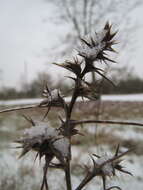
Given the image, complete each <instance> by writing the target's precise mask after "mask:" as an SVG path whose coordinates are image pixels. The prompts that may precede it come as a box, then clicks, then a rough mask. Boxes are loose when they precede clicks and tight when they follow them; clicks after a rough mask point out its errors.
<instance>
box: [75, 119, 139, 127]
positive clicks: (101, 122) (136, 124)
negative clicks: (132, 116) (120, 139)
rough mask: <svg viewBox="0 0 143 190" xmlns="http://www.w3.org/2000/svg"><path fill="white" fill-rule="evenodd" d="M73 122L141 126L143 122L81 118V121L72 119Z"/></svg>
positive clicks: (77, 123)
mask: <svg viewBox="0 0 143 190" xmlns="http://www.w3.org/2000/svg"><path fill="white" fill-rule="evenodd" d="M72 123H73V124H75V125H79V124H86V123H98V124H118V125H134V126H143V123H137V122H126V121H113V120H81V121H72Z"/></svg>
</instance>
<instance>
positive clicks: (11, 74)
mask: <svg viewBox="0 0 143 190" xmlns="http://www.w3.org/2000/svg"><path fill="white" fill-rule="evenodd" d="M52 11H53V8H52V7H51V6H50V5H49V4H48V3H45V2H44V0H0V70H2V71H3V72H2V74H1V73H0V80H1V81H0V86H1V85H6V86H18V85H20V82H21V81H23V80H24V76H23V77H21V75H22V74H23V72H24V62H25V63H27V66H28V80H29V81H30V80H31V79H33V78H34V77H35V76H36V73H37V72H38V71H41V70H47V69H48V66H46V64H45V62H46V60H48V56H46V55H44V52H43V49H46V48H47V49H49V48H50V47H53V45H55V44H56V43H57V42H58V33H59V32H58V30H60V28H58V26H56V25H55V24H53V23H52V20H51V19H49V20H48V18H49V16H50V15H52V13H53V12H52ZM133 17H134V20H136V21H137V22H138V23H140V26H141V28H140V29H139V30H138V31H137V32H136V35H135V40H136V41H138V48H137V50H136V51H135V53H134V58H132V60H131V62H130V65H133V66H134V67H135V69H136V72H137V73H139V74H140V76H142V75H143V63H142V62H143V27H142V25H143V21H142V18H143V6H142V7H139V8H138V9H137V10H136V11H134V13H133ZM45 18H47V21H46V22H45V21H44V19H45ZM53 51H54V50H53ZM128 56H130V55H128Z"/></svg>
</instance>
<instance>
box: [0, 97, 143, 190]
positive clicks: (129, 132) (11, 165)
mask: <svg viewBox="0 0 143 190" xmlns="http://www.w3.org/2000/svg"><path fill="white" fill-rule="evenodd" d="M102 100H103V101H107V100H109V103H108V104H107V105H105V107H106V109H108V111H110V109H109V105H110V106H112V105H113V107H114V106H115V104H116V101H124V102H122V106H123V105H125V106H124V108H125V109H123V108H122V111H124V112H125V111H127V112H131V113H130V114H129V115H130V116H131V117H130V118H131V120H132V121H135V120H136V121H137V120H138V119H140V122H141V121H142V113H140V115H139V118H137V117H136V115H135V114H133V113H132V109H131V107H130V106H129V107H128V106H127V105H130V103H131V104H133V101H137V103H135V104H137V106H136V107H135V109H138V110H136V111H138V112H137V115H138V113H139V112H140V107H139V105H142V104H141V101H142V100H143V94H139V95H116V96H115V95H108V96H105V95H104V96H102ZM111 100H112V101H115V102H114V103H110V101H111ZM40 101H41V99H29V100H27V99H25V100H15V101H13V100H12V101H1V102H0V103H1V105H3V106H12V105H15V106H18V105H24V104H36V103H39V102H40ZM125 101H130V103H127V102H126V103H125ZM122 106H121V105H120V107H119V109H120V111H121V107H122ZM126 106H127V107H128V109H126V108H127V107H126ZM117 107H118V106H117ZM80 108H81V104H80ZM89 109H90V108H89ZM92 109H93V107H92ZM40 112H41V110H40ZM104 112H106V110H104ZM113 112H114V111H111V113H113ZM89 113H92V112H91V111H89ZM134 113H135V112H134ZM26 114H28V115H29V114H31V115H32V118H33V117H34V116H33V114H35V116H36V119H38V118H37V114H39V112H38V110H34V111H33V112H32V111H31V110H30V111H29V112H28V113H26ZM51 114H52V113H51ZM86 114H88V112H87V113H86ZM105 114H106V113H105ZM118 114H119V113H118ZM123 115H124V114H122V115H120V114H119V116H120V117H121V118H119V119H122V117H123ZM129 115H128V117H129ZM19 116H20V115H19V113H16V112H15V113H7V114H0V190H25V189H27V190H38V189H39V188H40V184H41V179H42V166H43V162H41V164H40V163H39V161H38V160H37V161H36V162H35V163H34V156H35V154H34V153H30V154H27V155H26V156H25V157H24V158H22V159H20V160H18V155H20V152H21V150H20V149H17V150H16V149H15V147H16V144H14V143H12V142H13V141H14V140H15V139H17V136H19V133H21V129H23V127H25V125H24V124H23V122H26V121H25V120H24V119H23V118H21V117H19ZM86 116H87V115H86ZM115 116H116V115H115ZM87 117H88V116H87ZM128 117H127V118H128ZM54 119H55V117H54ZM26 124H27V122H26ZM92 127H94V126H92V125H91V126H90V127H89V126H88V130H87V133H86V134H89V135H90V134H91V135H93V133H94V132H96V130H95V128H92ZM101 127H102V126H101ZM93 129H94V130H93ZM80 130H81V132H82V130H83V129H82V128H80ZM97 131H98V130H97ZM99 131H100V130H99ZM99 131H98V135H99V136H101V137H100V138H102V139H101V140H100V143H101V144H100V145H98V146H97V145H94V146H93V145H91V146H89V145H86V143H85V145H84V146H83V145H81V146H80V145H77V146H76V145H73V147H72V154H73V161H72V165H74V164H75V163H77V164H78V163H83V164H87V163H89V164H90V157H89V154H91V153H97V154H99V155H101V154H102V153H103V152H107V153H109V154H112V153H113V152H114V150H113V149H111V146H112V144H113V143H115V142H116V140H120V141H121V144H123V146H122V150H123V149H125V148H126V147H128V146H129V145H131V144H132V143H133V144H134V143H135V144H136V146H137V147H138V151H137V152H136V153H131V154H129V155H127V156H125V157H124V158H125V160H124V161H123V164H125V169H126V170H127V171H129V172H131V173H132V174H133V176H127V175H124V174H119V173H117V174H118V175H117V176H118V177H114V178H113V180H111V179H108V186H111V185H119V186H120V187H121V188H122V190H126V189H130V190H135V189H136V190H142V189H143V175H142V174H143V128H142V127H139V128H138V127H135V128H134V127H133V126H129V127H127V126H126V127H123V126H119V125H117V126H109V127H105V125H104V127H102V130H101V133H99ZM83 133H84V131H83ZM103 134H104V138H106V139H107V138H109V137H108V136H111V139H112V140H114V142H110V143H111V144H108V145H107V144H106V143H105V142H106V139H105V141H104V142H102V141H103ZM113 137H114V138H113ZM83 138H84V137H83ZM89 140H90V141H91V139H90V138H89ZM110 141H111V140H110ZM85 142H86V141H85ZM88 143H89V141H88ZM109 147H110V148H109ZM112 148H113V147H112ZM73 169H74V167H73ZM57 176H58V177H57ZM48 179H49V184H50V187H51V188H50V189H51V190H64V189H65V188H64V182H63V181H64V173H63V172H62V171H60V170H55V171H53V170H51V171H50V172H49V173H48ZM55 179H56V180H55ZM82 179H83V175H82V174H81V172H80V171H79V170H78V169H76V170H75V172H73V173H72V182H73V189H75V188H76V187H77V185H78V184H79V183H80V181H81V180H82ZM85 189H88V190H94V189H99V190H102V189H103V188H102V181H101V179H99V178H97V179H95V180H93V181H92V182H91V183H89V185H87V186H86V187H85Z"/></svg>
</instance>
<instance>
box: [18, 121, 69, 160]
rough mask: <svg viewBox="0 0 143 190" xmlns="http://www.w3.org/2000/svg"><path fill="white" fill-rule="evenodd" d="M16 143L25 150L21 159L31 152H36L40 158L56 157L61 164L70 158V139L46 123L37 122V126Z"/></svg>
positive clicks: (26, 131)
mask: <svg viewBox="0 0 143 190" xmlns="http://www.w3.org/2000/svg"><path fill="white" fill-rule="evenodd" d="M16 142H17V143H20V144H21V145H22V146H21V148H23V151H22V153H21V155H20V157H22V156H24V155H25V154H26V153H27V152H29V151H31V150H34V151H36V152H37V153H38V155H39V157H40V158H41V157H42V156H50V157H54V156H55V157H56V158H57V159H58V160H59V161H61V162H64V160H65V159H67V158H69V157H70V151H69V146H70V143H69V139H67V138H65V137H64V136H62V135H60V134H59V130H57V129H55V128H53V127H50V126H49V125H48V124H47V123H45V122H35V126H34V127H31V128H29V129H26V130H25V131H24V135H23V137H22V138H20V139H19V140H17V141H16Z"/></svg>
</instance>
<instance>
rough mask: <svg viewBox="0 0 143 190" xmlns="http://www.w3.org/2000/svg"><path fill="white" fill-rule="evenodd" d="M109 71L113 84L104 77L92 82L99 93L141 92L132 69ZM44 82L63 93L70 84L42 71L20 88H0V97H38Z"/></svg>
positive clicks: (140, 81) (141, 83) (142, 85)
mask: <svg viewBox="0 0 143 190" xmlns="http://www.w3.org/2000/svg"><path fill="white" fill-rule="evenodd" d="M110 73H111V75H110V78H111V80H112V81H114V85H112V84H110V85H109V83H108V81H106V80H104V79H100V80H99V79H98V80H97V81H98V82H97V83H96V84H95V85H94V84H93V85H94V88H95V89H96V88H100V93H101V94H131V93H143V78H140V77H138V76H137V75H136V74H135V73H133V70H132V69H129V68H128V67H123V68H120V69H112V71H110ZM107 77H108V76H107ZM117 81H118V82H117ZM101 83H102V85H101ZM46 84H48V86H49V88H51V89H54V88H60V89H62V91H63V92H64V93H65V94H67V95H68V94H69V89H70V85H71V84H68V83H65V82H64V80H62V79H59V80H58V81H57V82H53V79H52V78H51V76H50V74H47V73H43V72H42V73H39V74H38V75H37V77H36V78H35V79H34V80H33V81H32V82H31V83H29V84H23V85H22V87H21V90H17V89H16V88H13V87H3V88H1V89H0V99H1V100H7V99H20V98H38V97H41V94H42V91H43V88H44V85H46Z"/></svg>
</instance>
